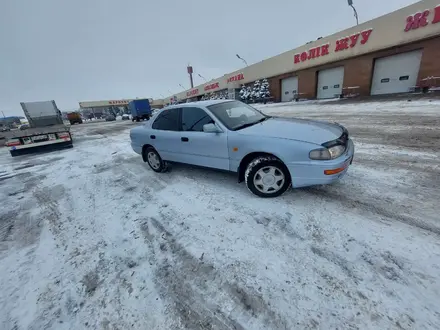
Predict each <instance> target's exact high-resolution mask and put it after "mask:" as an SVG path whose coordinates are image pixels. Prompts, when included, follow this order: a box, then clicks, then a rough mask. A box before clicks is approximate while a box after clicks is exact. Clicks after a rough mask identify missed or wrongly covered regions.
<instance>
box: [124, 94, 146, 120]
mask: <svg viewBox="0 0 440 330" xmlns="http://www.w3.org/2000/svg"><path fill="white" fill-rule="evenodd" d="M128 108H129V109H130V112H131V120H132V121H135V120H136V121H141V120H144V119H146V120H149V119H150V117H151V114H152V111H151V106H150V101H149V100H148V99H138V100H132V101H130V102H129V103H128Z"/></svg>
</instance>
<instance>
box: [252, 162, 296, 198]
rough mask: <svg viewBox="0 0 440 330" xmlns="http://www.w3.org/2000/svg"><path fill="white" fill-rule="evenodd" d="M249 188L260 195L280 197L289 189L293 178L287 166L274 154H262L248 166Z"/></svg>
mask: <svg viewBox="0 0 440 330" xmlns="http://www.w3.org/2000/svg"><path fill="white" fill-rule="evenodd" d="M245 181H246V185H247V187H248V189H249V190H250V191H251V192H252V193H253V194H255V195H257V196H259V197H265V198H267V197H278V196H280V195H282V194H283V193H284V192H286V190H287V189H289V187H290V184H291V178H290V174H289V171H288V170H287V168H286V166H285V165H284V164H283V162H282V161H280V160H279V159H278V158H276V157H273V156H260V157H257V158H255V159H254V160H252V161H251V162H250V163H249V165H248V166H247V168H246V172H245Z"/></svg>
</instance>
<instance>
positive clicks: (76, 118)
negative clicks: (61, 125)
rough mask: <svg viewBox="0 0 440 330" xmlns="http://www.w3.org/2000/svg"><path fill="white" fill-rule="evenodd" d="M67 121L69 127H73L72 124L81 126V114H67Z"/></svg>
mask: <svg viewBox="0 0 440 330" xmlns="http://www.w3.org/2000/svg"><path fill="white" fill-rule="evenodd" d="M67 119H68V120H69V122H70V125H74V124H77V123H78V124H82V123H83V121H82V117H81V114H80V113H79V112H69V113H68V114H67Z"/></svg>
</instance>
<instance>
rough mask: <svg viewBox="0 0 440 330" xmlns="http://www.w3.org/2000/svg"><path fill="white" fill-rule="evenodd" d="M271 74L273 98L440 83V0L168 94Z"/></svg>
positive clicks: (196, 93) (195, 95) (192, 95)
mask: <svg viewBox="0 0 440 330" xmlns="http://www.w3.org/2000/svg"><path fill="white" fill-rule="evenodd" d="M264 78H267V79H268V81H269V84H270V91H271V94H272V96H273V98H274V100H275V101H277V102H282V101H291V100H292V99H294V98H296V97H299V98H308V99H310V98H318V99H323V98H333V97H339V96H341V95H345V96H349V95H353V94H354V95H359V96H369V95H381V94H394V93H406V92H411V91H416V90H418V89H422V88H423V87H432V86H434V87H435V86H436V87H439V86H440V0H424V1H420V2H417V3H415V4H413V5H410V6H408V7H405V8H402V9H400V10H397V11H395V12H392V13H390V14H387V15H385V16H381V17H378V18H376V19H374V20H371V21H368V22H365V23H362V24H359V25H356V26H353V27H351V28H349V29H346V30H344V31H341V32H339V33H336V34H333V35H331V36H327V37H324V38H320V39H319V40H316V41H313V42H311V43H308V44H306V45H303V46H301V47H298V48H296V49H293V50H291V51H288V52H285V53H283V54H280V55H277V56H274V57H271V58H268V59H266V60H263V61H261V62H258V63H255V64H252V65H249V66H247V67H245V68H242V69H241V70H238V71H235V72H231V73H228V74H225V75H224V76H223V77H220V78H217V79H214V80H212V81H210V82H208V83H206V84H204V85H199V86H196V87H194V88H193V89H190V90H187V91H185V92H182V93H178V94H176V95H172V96H170V97H169V98H167V99H165V100H164V103H170V102H173V101H175V100H177V101H182V100H186V99H190V100H197V99H200V98H202V97H203V95H204V94H207V93H212V92H218V91H225V90H227V91H228V95H229V97H230V98H236V97H237V90H239V89H240V87H241V86H242V85H243V84H250V83H253V82H254V81H255V80H259V79H264Z"/></svg>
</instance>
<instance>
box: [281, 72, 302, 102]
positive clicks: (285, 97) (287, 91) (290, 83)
mask: <svg viewBox="0 0 440 330" xmlns="http://www.w3.org/2000/svg"><path fill="white" fill-rule="evenodd" d="M297 93H298V77H290V78H286V79H282V80H281V102H289V101H292V100H293V99H294V98H295V95H296V94H297Z"/></svg>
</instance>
